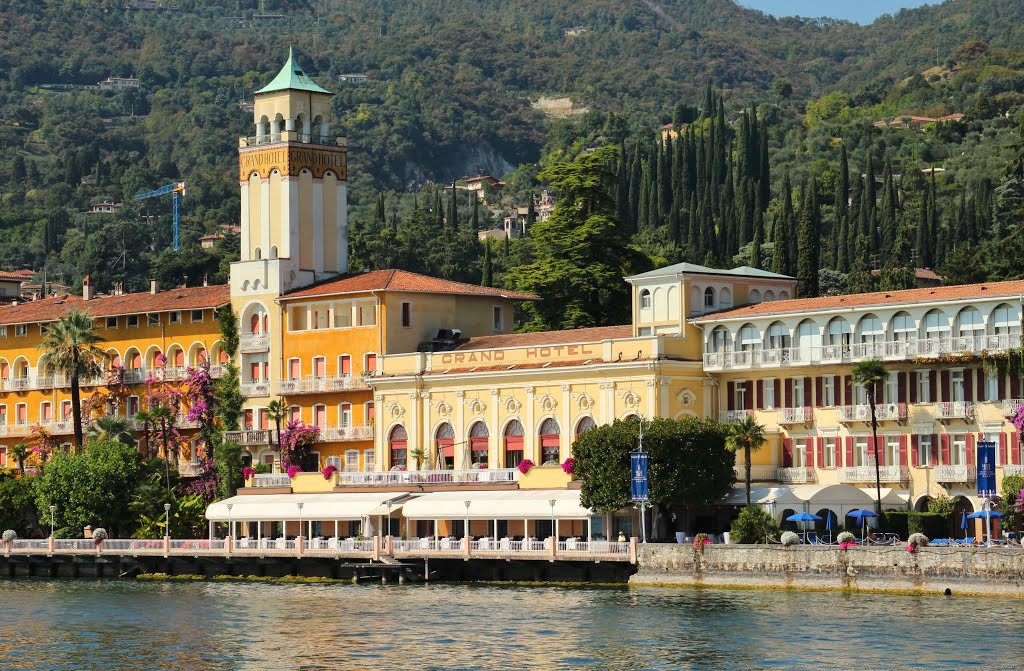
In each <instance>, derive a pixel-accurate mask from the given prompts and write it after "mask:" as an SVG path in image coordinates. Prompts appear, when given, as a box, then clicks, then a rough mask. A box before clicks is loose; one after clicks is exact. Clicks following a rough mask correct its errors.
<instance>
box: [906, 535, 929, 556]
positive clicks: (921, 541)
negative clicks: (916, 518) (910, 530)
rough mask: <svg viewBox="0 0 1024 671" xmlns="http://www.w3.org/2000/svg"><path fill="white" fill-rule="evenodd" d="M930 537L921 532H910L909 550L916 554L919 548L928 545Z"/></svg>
mask: <svg viewBox="0 0 1024 671" xmlns="http://www.w3.org/2000/svg"><path fill="white" fill-rule="evenodd" d="M927 545H928V537H927V536H925V535H924V534H921V533H915V534H910V538H908V539H907V552H909V553H910V554H914V553H915V552H917V548H920V547H927Z"/></svg>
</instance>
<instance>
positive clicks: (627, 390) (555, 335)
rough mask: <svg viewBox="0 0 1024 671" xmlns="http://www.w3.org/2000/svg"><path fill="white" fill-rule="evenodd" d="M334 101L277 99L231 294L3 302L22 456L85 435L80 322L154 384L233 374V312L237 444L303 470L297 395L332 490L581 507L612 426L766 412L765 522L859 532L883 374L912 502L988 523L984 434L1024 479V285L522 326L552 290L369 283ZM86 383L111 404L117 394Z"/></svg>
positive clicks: (699, 279) (319, 92) (788, 290)
mask: <svg viewBox="0 0 1024 671" xmlns="http://www.w3.org/2000/svg"><path fill="white" fill-rule="evenodd" d="M329 95H330V94H328V93H327V92H326V91H324V90H323V89H321V88H320V87H319V86H317V85H316V84H315V83H313V82H312V80H311V79H309V78H308V77H307V76H306V75H304V74H303V73H302V70H301V67H299V66H298V65H297V64H296V63H294V62H293V60H292V59H291V58H290V59H289V62H288V64H286V66H285V68H283V69H282V71H281V73H280V74H279V75H278V76H277V77H276V78H275V79H274V81H273V82H271V84H270V85H268V86H267V87H265V88H264V89H262V90H261V91H259V92H257V94H256V102H255V107H254V119H253V123H254V126H255V130H256V135H255V137H249V138H243V140H242V141H241V142H240V148H239V153H240V159H239V161H240V162H239V168H240V188H241V191H242V199H241V200H242V211H241V217H240V225H241V228H242V236H241V238H242V249H241V260H240V261H238V262H236V263H235V264H233V265H232V268H231V280H230V284H229V285H227V286H220V287H197V288H193V289H178V290H173V291H158V289H157V288H156V287H154V288H153V291H152V292H147V293H141V294H130V295H127V296H94V295H92V292H91V289H88V288H87V289H86V290H85V292H84V293H85V295H84V296H83V297H82V298H79V297H73V296H58V297H51V298H47V299H44V300H40V301H35V302H31V303H26V304H22V305H9V306H5V307H2V308H0V464H3V465H8V461H9V460H8V459H7V457H6V453H7V451H8V450H9V449H10V448H11V447H12V446H13V445H14V444H15V443H18V442H23V441H25V440H27V437H28V436H29V434H31V433H32V432H33V430H34V429H35V427H37V426H41V427H43V428H45V429H46V430H47V431H49V432H51V433H52V434H53V435H55V436H57V437H58V438H59V441H58V442H70V437H67V438H65V437H64V436H70V435H71V433H72V432H70V431H69V426H68V425H69V418H68V415H69V412H68V404H69V395H68V391H67V389H66V388H65V387H64V386H63V384H64V383H63V381H60V380H52V379H48V378H45V377H44V376H42V375H41V374H40V371H39V369H38V359H39V352H38V350H37V349H36V346H37V344H38V341H39V339H40V337H41V334H42V331H43V330H44V329H45V324H46V323H47V322H49V321H53V320H54V319H57V318H59V317H60V316H61V315H62V314H64V313H65V312H66V310H67V309H68V307H70V306H75V307H81V308H82V309H86V310H89V311H91V312H92V314H93V316H94V318H95V319H96V323H97V326H98V327H99V328H100V333H101V334H102V335H104V336H105V337H106V338H107V340H108V344H107V346H106V347H107V348H108V349H109V355H110V360H111V362H112V363H116V364H118V365H123V366H124V368H125V369H126V373H125V383H126V384H128V385H129V386H131V385H138V384H140V383H142V382H144V380H145V379H146V378H147V377H148V376H150V375H158V376H162V377H165V378H169V379H172V380H173V379H178V378H180V377H182V376H183V371H184V369H185V368H186V367H187V366H190V365H196V364H197V363H199V362H200V361H203V360H207V361H211V362H213V364H214V371H215V372H217V371H218V370H219V369H218V367H217V364H219V363H220V362H221V361H222V360H223V358H224V354H223V353H222V352H221V350H220V347H219V342H218V339H219V336H218V328H217V323H216V322H215V320H214V310H215V309H217V308H219V307H221V306H223V305H227V304H230V305H231V306H232V307H233V309H234V310H235V311H236V312H237V313H238V315H239V321H240V328H241V331H242V332H241V334H240V335H241V338H240V342H241V346H240V353H239V355H238V361H237V363H238V365H239V367H240V370H241V375H242V391H243V393H244V394H245V396H246V399H247V400H246V403H245V414H244V424H245V426H244V429H243V430H242V431H239V432H237V433H236V434H232V435H230V436H228V438H231V439H234V440H237V441H239V442H241V443H242V444H243V446H244V448H245V449H246V450H247V452H248V453H249V455H251V457H252V459H253V460H254V461H256V462H260V463H265V464H267V465H268V466H269V467H271V468H272V469H277V468H279V467H280V466H279V457H278V451H277V442H278V436H277V435H276V433H275V431H274V429H273V428H272V427H273V422H272V420H271V419H270V417H269V414H268V413H267V407H268V405H269V403H270V402H271V401H272V400H275V399H282V400H284V402H285V404H286V405H287V406H288V412H287V417H286V421H287V420H297V421H303V422H305V423H309V424H315V425H317V426H319V427H320V429H321V431H320V434H321V439H320V442H319V443H318V446H317V448H316V450H317V457H318V460H319V463H320V467H321V468H322V467H325V466H326V465H328V464H333V465H335V466H337V468H338V469H339V471H340V473H339V474H336V475H334V476H333V479H331V480H330V481H329V482H328V483H327V484H328V485H329V488H330V490H331V491H346V488H352V487H355V488H363V487H367V486H377V485H380V483H387V482H388V481H389V479H388V478H387V477H384V475H385V474H388V473H395V472H402V471H401V470H399V469H407V470H405V472H409V471H416V470H422V471H441V470H445V471H453V472H455V471H457V472H471V471H474V470H478V471H479V470H482V469H481V467H486V469H487V470H488V471H490V472H491V473H492V474H493V477H492V478H488V479H483V480H481V478H479V477H474V478H468V481H471V482H473V483H475V484H474V487H473V488H475V489H480V488H481V486H483V488H484V489H486V484H485V485H481V484H480V483H481V482H484V483H486V482H489V481H494V482H497V481H498V480H499V479H501V481H502V483H503V484H502V486H503V487H505V486H509V487H512V488H521V489H530V488H537V487H539V488H546V489H555V490H565V491H568V492H571V491H574V490H576V483H573V482H571V477H570V476H569V475H566V474H565V473H564V472H563V470H562V469H561V468H560V466H559V464H561V463H562V462H564V461H565V459H567V458H568V457H569V456H570V455H571V448H572V442H573V439H574V438H575V436H577V435H579V434H580V433H582V432H585V431H587V430H589V429H591V428H593V427H594V426H597V425H600V424H605V423H609V422H612V421H614V420H616V419H623V418H627V417H630V416H633V415H642V416H643V417H648V418H649V417H682V416H687V415H689V416H700V417H716V418H720V419H721V420H722V421H724V422H734V421H737V420H738V419H741V418H743V417H746V416H748V415H753V416H755V417H757V419H758V421H759V422H760V423H761V424H763V425H765V426H766V428H767V430H768V435H769V443H768V445H767V446H766V447H765V448H764V449H762V450H761V451H759V452H758V453H756V454H755V456H754V459H753V464H752V466H753V474H754V477H755V480H757V481H758V482H759V483H763V484H764V487H763V488H762V489H759V490H758V491H759V496H761V502H762V504H763V505H765V506H766V507H769V508H770V509H772V510H773V511H774V512H775V513H776V514H781V513H782V512H784V509H794V508H801V509H807V510H809V511H810V512H818V511H819V510H821V509H825V508H828V509H832V510H834V511H835V512H837V513H839V514H842V513H843V510H842V509H843V506H846V507H847V508H849V507H851V506H854V505H855V504H856V506H857V507H861V506H862V505H868V504H869V503H870V500H871V498H872V497H873V494H871V495H869V494H868V493H867V492H868V491H872V490H873V483H874V463H873V461H872V458H873V455H874V450H873V449H871V447H872V446H870V444H869V441H870V427H869V426H868V422H867V418H868V417H869V416H870V413H869V411H868V408H867V407H866V399H865V397H864V394H863V390H862V389H860V388H859V387H858V386H857V385H854V384H852V381H851V377H850V375H851V369H852V366H853V364H855V363H856V362H857V361H860V360H864V359H868V358H880V359H882V360H883V361H885V362H886V365H887V367H888V369H889V370H890V371H891V373H890V378H889V380H888V381H887V382H886V384H884V385H882V388H881V389H879V390H878V392H879V393H878V398H879V402H878V408H877V409H876V410H877V413H878V416H879V451H878V452H879V459H880V465H881V467H882V468H881V473H882V478H883V484H884V487H885V490H884V493H885V503H886V505H887V506H894V507H900V506H902V507H908V506H909V507H917V508H920V507H921V506H923V505H924V502H925V501H926V500H927V497H929V496H937V495H944V494H948V495H964V496H965V497H966V499H965V500H966V501H968V502H969V505H970V506H972V507H976V506H977V505H978V501H977V499H976V498H974V497H973V493H974V492H973V487H974V482H975V479H976V472H975V468H974V463H973V454H974V451H973V446H974V445H975V443H976V442H977V441H978V440H979V439H982V438H987V439H991V440H994V441H995V442H996V443H997V445H998V449H997V459H998V462H999V464H998V471H997V472H998V474H999V475H1000V476H1002V475H1008V474H1021V473H1022V472H1024V467H1022V465H1021V464H1022V459H1021V447H1020V441H1019V436H1018V434H1017V433H1016V432H1015V431H1014V430H1013V428H1012V426H1011V425H1010V423H1009V418H1010V417H1011V416H1012V415H1013V414H1014V413H1015V412H1016V410H1017V408H1018V407H1019V405H1020V404H1021V401H1020V400H1019V399H1020V398H1021V397H1024V391H1022V389H1021V382H1020V379H1019V377H1018V376H1016V375H1010V374H1009V373H1008V372H1006V371H1005V369H1003V368H1000V367H993V366H987V367H986V366H983V365H982V356H983V355H984V357H986V358H990V357H991V356H992V355H993V354H997V353H1000V352H1007V351H1009V350H1011V349H1014V348H1017V347H1019V346H1020V333H1021V329H1020V323H1021V298H1020V297H1021V294H1024V282H1001V283H988V284H979V285H970V286H957V287H939V288H933V289H915V290H909V291H902V292H888V293H881V292H880V293H872V294H859V295H852V296H843V297H830V298H814V299H800V298H794V295H795V285H796V283H795V281H794V280H793V279H792V278H789V277H784V276H780V275H776V274H773V273H769V272H765V271H762V270H756V269H751V268H736V269H731V270H719V269H712V268H705V267H701V266H696V265H691V264H679V265H676V266H671V267H668V268H663V269H660V270H656V271H652V272H650V273H645V274H643V275H638V276H635V277H630V278H626V279H625V281H627V282H628V283H629V284H630V285H631V292H632V321H631V323H630V324H625V325H622V326H614V327H604V328H593V329H579V330H574V331H559V332H549V333H524V334H514V333H511V331H512V328H513V324H512V319H513V315H514V311H515V308H516V305H517V303H519V302H521V301H528V300H535V299H536V297H533V296H529V295H525V294H518V293H515V292H509V291H504V290H499V289H490V288H484V287H476V286H471V285H465V284H460V283H457V282H449V281H446V280H441V279H437V278H430V277H424V276H421V275H416V274H413V273H408V272H404V271H400V270H380V271H374V272H370V273H363V274H350V273H348V267H347V251H348V224H347V181H346V180H347V166H346V164H345V156H346V153H345V149H344V143H342V142H338V141H335V140H334V139H333V138H331V137H330V135H329V127H330V123H331V108H330V104H329ZM320 154H324V155H325V156H326V158H325V157H324V156H320ZM453 329H458V330H459V331H461V336H462V337H460V338H458V339H457V340H455V341H454V342H452V343H450V344H448V345H446V346H445V347H446V351H433V352H430V351H419V350H421V349H425V348H424V347H423V344H424V343H430V342H432V341H435V340H436V337H437V335H438V333H439V331H447V332H449V333H450V332H451V331H452V330H453ZM426 349H430V348H426ZM1000 371H1002V372H1000ZM86 387H87V389H86V395H88V394H89V393H90V392H91V391H92V390H95V391H99V392H104V391H105V390H106V389H107V387H106V380H105V379H98V380H90V381H86ZM130 396H131V397H132V398H135V400H134V401H128V402H126V403H125V404H124V405H122V406H120V407H116V408H111V409H110V410H111V411H114V412H117V413H120V414H126V415H127V416H129V418H131V417H133V416H134V414H135V413H137V412H138V411H139V410H141V409H144V408H142V406H141V403H140V401H139V400H138V399H139V398H140V397H144V392H143V388H142V387H141V386H138V387H136V392H135V393H134V394H131V395H130ZM101 411H102V409H95V408H94V412H101ZM136 428H141V427H136ZM191 428H192V427H189V426H188V425H187V423H184V424H183V425H182V429H183V431H184V432H185V433H186V434H188V433H189V432H190V431H191ZM183 458H184V460H185V461H186V462H188V460H189V458H190V455H184V457H183ZM523 459H529V460H531V461H533V462H534V463H535V464H538V465H539V466H538V467H537V468H535V469H533V470H531V472H530V474H529V476H520V475H519V473H518V471H517V470H516V469H515V466H516V465H517V464H518V463H519V462H520V461H521V460H523ZM196 467H197V466H196V465H195V464H189V463H186V464H183V465H182V468H183V472H187V471H188V469H194V468H196ZM317 478H319V479H320V481H321V482H323V480H324V479H323V478H320V477H319V474H317ZM308 482H313V481H312V480H309V481H308ZM247 485H248V486H247V488H246V489H247V491H248V492H251V493H253V494H258V493H281V492H291V493H301V492H302V491H303V487H304V486H305V485H302V484H301V483H300V482H299V481H295V482H291V483H288V482H287V481H286V480H282V479H281V476H280V475H277V476H274V475H273V474H271V476H260V477H258V478H255V479H253V480H251V481H250V482H248V483H247ZM310 486H312V485H310ZM323 488H324V485H322V484H317V485H316V486H315V487H314V490H315V491H323ZM399 489H401V487H399ZM857 497H860V498H857ZM847 501H849V503H847ZM776 502H777V503H778V504H779V505H778V506H777V507H778V509H776V507H773V506H774V504H775V503H776ZM493 531H494V530H493V529H492V532H493ZM577 531H578V530H577ZM436 532H437V530H436V529H435V530H434V533H436Z"/></svg>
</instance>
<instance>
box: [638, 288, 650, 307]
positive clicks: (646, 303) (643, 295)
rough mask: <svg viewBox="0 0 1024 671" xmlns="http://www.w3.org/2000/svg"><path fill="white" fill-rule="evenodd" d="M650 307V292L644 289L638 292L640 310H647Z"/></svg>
mask: <svg viewBox="0 0 1024 671" xmlns="http://www.w3.org/2000/svg"><path fill="white" fill-rule="evenodd" d="M650 307H651V292H650V291H648V290H647V289H644V290H643V291H641V292H640V309H641V310H649V309H650Z"/></svg>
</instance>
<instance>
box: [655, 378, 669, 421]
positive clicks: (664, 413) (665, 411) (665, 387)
mask: <svg viewBox="0 0 1024 671" xmlns="http://www.w3.org/2000/svg"><path fill="white" fill-rule="evenodd" d="M670 383H671V380H667V379H664V378H663V379H662V380H661V385H660V387H659V388H658V401H659V404H660V407H661V413H660V415H659V416H660V417H667V418H668V417H671V416H672V415H671V414H670V413H671V411H672V410H671V408H670V407H669V384H670Z"/></svg>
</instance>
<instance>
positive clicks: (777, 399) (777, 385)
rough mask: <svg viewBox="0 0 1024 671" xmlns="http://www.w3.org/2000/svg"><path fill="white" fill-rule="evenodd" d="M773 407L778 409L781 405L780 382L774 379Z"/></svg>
mask: <svg viewBox="0 0 1024 671" xmlns="http://www.w3.org/2000/svg"><path fill="white" fill-rule="evenodd" d="M774 385H775V407H776V408H778V407H779V404H780V403H782V380H781V379H779V378H775V382H774Z"/></svg>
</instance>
